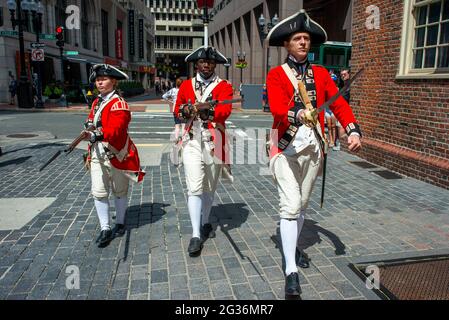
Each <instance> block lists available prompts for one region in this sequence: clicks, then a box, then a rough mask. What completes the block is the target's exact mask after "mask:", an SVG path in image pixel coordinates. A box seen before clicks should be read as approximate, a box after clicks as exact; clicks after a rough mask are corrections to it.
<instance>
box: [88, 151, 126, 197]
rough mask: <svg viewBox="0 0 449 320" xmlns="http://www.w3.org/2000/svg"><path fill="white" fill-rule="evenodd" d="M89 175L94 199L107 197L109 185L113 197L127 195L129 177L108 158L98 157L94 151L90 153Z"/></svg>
mask: <svg viewBox="0 0 449 320" xmlns="http://www.w3.org/2000/svg"><path fill="white" fill-rule="evenodd" d="M90 176H91V179H92V195H93V197H94V198H95V199H97V200H101V199H105V198H106V199H107V198H108V197H109V193H110V189H111V187H112V194H113V195H114V196H115V197H126V196H127V194H128V186H129V179H128V178H127V177H126V175H124V174H123V173H122V172H121V171H120V170H118V169H116V168H114V167H113V166H112V165H111V163H110V162H109V160H108V159H104V158H98V157H97V156H96V153H95V152H93V153H92V161H91V168H90Z"/></svg>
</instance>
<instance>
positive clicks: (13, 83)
mask: <svg viewBox="0 0 449 320" xmlns="http://www.w3.org/2000/svg"><path fill="white" fill-rule="evenodd" d="M9 78H10V80H9V87H8V90H9V94H10V100H9V104H10V105H15V104H16V101H15V100H16V99H15V97H16V93H17V81H16V79H14V76H13V75H12V73H11V72H10V73H9Z"/></svg>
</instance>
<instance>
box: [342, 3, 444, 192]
mask: <svg viewBox="0 0 449 320" xmlns="http://www.w3.org/2000/svg"><path fill="white" fill-rule="evenodd" d="M372 5H374V6H376V7H369V6H372ZM376 8H377V9H378V13H379V18H380V19H379V20H378V22H379V24H378V25H377V26H376V19H377V18H376V13H377V12H376V10H377V9H376ZM377 27H378V29H377ZM352 44H353V51H352V70H353V71H357V70H359V69H360V68H361V67H365V74H364V76H363V78H361V79H360V80H358V81H356V83H355V84H354V86H353V88H352V90H351V99H352V103H351V105H352V107H353V110H354V112H355V114H356V116H357V119H358V120H359V122H360V123H361V125H362V130H363V133H364V139H363V152H362V153H361V156H362V157H363V158H365V159H367V160H368V161H370V162H373V163H376V164H379V165H382V166H384V167H387V168H389V169H391V170H394V171H396V172H399V173H402V174H404V175H407V176H411V177H414V178H417V179H419V180H424V181H426V182H430V183H432V184H435V185H438V186H441V187H444V188H448V189H449V0H443V1H441V0H440V1H427V0H355V1H354V3H353V21H352Z"/></svg>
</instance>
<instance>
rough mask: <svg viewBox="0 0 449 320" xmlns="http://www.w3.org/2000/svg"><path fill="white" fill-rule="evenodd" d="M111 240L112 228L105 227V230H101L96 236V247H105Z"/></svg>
mask: <svg viewBox="0 0 449 320" xmlns="http://www.w3.org/2000/svg"><path fill="white" fill-rule="evenodd" d="M111 240H112V230H111V229H107V230H101V233H100V237H99V238H98V241H97V242H98V247H99V248H104V247H106V246H107V245H108V244H109V242H111Z"/></svg>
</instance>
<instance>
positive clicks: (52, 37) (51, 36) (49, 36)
mask: <svg viewBox="0 0 449 320" xmlns="http://www.w3.org/2000/svg"><path fill="white" fill-rule="evenodd" d="M39 37H40V38H41V39H45V40H56V36H55V35H54V34H46V33H41V34H39Z"/></svg>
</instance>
